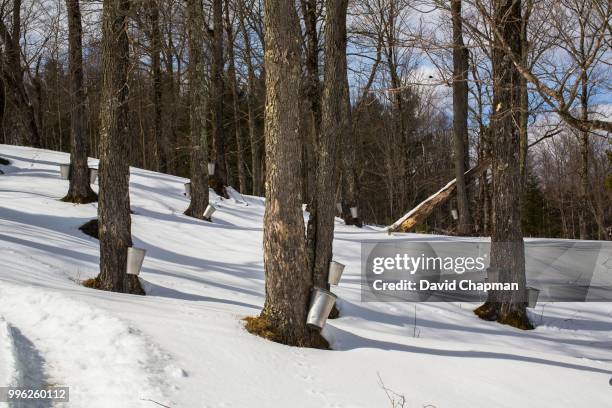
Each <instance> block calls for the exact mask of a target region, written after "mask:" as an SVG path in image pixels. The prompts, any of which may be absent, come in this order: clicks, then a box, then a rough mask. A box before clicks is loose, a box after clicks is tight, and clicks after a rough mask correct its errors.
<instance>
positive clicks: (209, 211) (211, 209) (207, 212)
mask: <svg viewBox="0 0 612 408" xmlns="http://www.w3.org/2000/svg"><path fill="white" fill-rule="evenodd" d="M215 211H217V208H216V207H215V206H214V205H212V204H208V207H206V210H204V218H210V217H212V215H213V213H214V212H215Z"/></svg>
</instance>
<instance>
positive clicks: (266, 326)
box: [242, 316, 331, 350]
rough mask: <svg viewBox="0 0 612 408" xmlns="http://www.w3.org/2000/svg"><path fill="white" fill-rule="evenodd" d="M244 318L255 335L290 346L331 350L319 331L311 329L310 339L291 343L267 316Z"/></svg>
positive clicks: (247, 329)
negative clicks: (300, 342)
mask: <svg viewBox="0 0 612 408" xmlns="http://www.w3.org/2000/svg"><path fill="white" fill-rule="evenodd" d="M242 320H244V322H245V325H244V328H245V329H246V331H248V332H249V333H251V334H254V335H255V336H259V337H263V338H264V339H267V340H270V341H273V342H275V343H281V344H285V345H288V346H297V347H308V348H316V349H321V350H331V348H330V346H329V342H328V341H327V340H326V339H325V337H323V336H322V335H321V333H319V332H318V331H314V330H311V331H309V336H308V337H309V339H307V340H306V342H305V343H302V344H289V343H288V342H287V341H285V339H284V338H283V336H282V335H281V334H280V333H279V332H278V331H277V330H276V328H275V327H274V325H273V324H272V323H271V322H270V321H269V320H268V319H266V318H265V317H262V316H256V317H245V318H244V319H242Z"/></svg>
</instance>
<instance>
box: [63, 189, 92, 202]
mask: <svg viewBox="0 0 612 408" xmlns="http://www.w3.org/2000/svg"><path fill="white" fill-rule="evenodd" d="M60 201H63V202H65V203H73V204H89V203H97V202H98V195H97V194H96V193H95V192H94V191H93V190H89V192H88V193H87V195H84V196H83V195H80V194H79V195H77V194H68V195H66V197H64V198H62V199H61V200H60Z"/></svg>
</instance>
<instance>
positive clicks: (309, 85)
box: [301, 0, 321, 208]
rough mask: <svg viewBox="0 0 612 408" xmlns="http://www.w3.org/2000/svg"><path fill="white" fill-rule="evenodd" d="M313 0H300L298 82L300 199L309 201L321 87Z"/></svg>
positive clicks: (319, 123) (317, 133) (315, 2)
mask: <svg viewBox="0 0 612 408" xmlns="http://www.w3.org/2000/svg"><path fill="white" fill-rule="evenodd" d="M317 3H318V1H317V0H301V6H302V7H301V8H302V14H303V18H304V27H305V33H304V34H305V37H306V56H305V59H306V61H305V65H306V67H305V68H306V74H305V75H306V81H304V82H303V84H302V94H303V99H304V102H305V104H306V109H307V112H308V115H307V116H308V121H305V122H306V123H304V126H303V129H302V132H303V138H304V143H303V144H302V158H303V159H302V160H303V163H304V166H303V176H302V177H303V178H304V183H303V185H302V189H303V196H304V202H306V203H307V204H308V205H309V208H310V205H311V204H312V201H313V199H314V195H315V194H316V192H315V191H316V189H317V187H316V181H315V178H316V172H317V170H316V166H317V153H316V152H315V145H316V144H317V140H318V138H319V132H320V125H321V86H320V84H319V35H318V33H317V20H318V17H319V13H318V11H317V5H318V4H317Z"/></svg>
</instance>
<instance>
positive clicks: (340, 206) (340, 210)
mask: <svg viewBox="0 0 612 408" xmlns="http://www.w3.org/2000/svg"><path fill="white" fill-rule="evenodd" d="M336 211H338V214H342V204H340V203H336Z"/></svg>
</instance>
